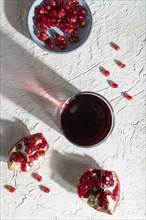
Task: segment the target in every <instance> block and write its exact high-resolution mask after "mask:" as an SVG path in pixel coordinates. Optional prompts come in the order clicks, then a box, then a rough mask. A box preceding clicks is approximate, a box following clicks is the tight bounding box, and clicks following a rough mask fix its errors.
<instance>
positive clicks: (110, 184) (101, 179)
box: [78, 169, 120, 214]
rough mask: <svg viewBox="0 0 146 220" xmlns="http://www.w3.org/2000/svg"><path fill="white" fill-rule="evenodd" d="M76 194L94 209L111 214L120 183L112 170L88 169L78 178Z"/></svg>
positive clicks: (116, 200)
mask: <svg viewBox="0 0 146 220" xmlns="http://www.w3.org/2000/svg"><path fill="white" fill-rule="evenodd" d="M78 195H79V197H80V198H81V199H82V200H83V201H85V202H86V203H87V204H88V205H90V206H91V207H93V208H94V209H96V210H98V211H101V212H105V213H108V214H113V212H114V210H115V208H116V206H117V203H118V201H119V197H120V183H119V179H118V177H117V175H116V173H115V172H114V171H108V170H102V169H89V170H88V171H86V172H85V173H84V174H83V175H82V176H81V178H80V180H79V184H78Z"/></svg>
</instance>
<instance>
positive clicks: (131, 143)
mask: <svg viewBox="0 0 146 220" xmlns="http://www.w3.org/2000/svg"><path fill="white" fill-rule="evenodd" d="M0 3H1V12H2V13H1V31H2V41H1V48H2V49H1V57H2V62H1V64H2V66H1V76H2V79H1V86H2V88H1V104H2V109H1V118H2V119H1V128H2V129H1V136H2V140H1V159H2V162H1V219H3V220H6V219H82V220H83V219H90V220H91V219H93V220H96V219H106V220H107V219H116V220H117V219H119V220H120V219H126V220H127V219H129V220H132V219H139V220H141V219H145V213H144V212H145V207H144V206H145V178H144V177H145V166H144V165H145V151H144V145H145V108H144V104H145V90H144V88H145V87H144V84H145V72H144V60H145V56H144V49H145V46H144V45H145V35H144V29H145V26H144V14H145V11H144V1H141V0H137V1H132V0H131V1H130V0H129V1H128V0H127V1H126V0H125V1H114V0H113V1H112V0H111V1H109V0H107V1H106V0H105V1H100V0H96V1H95V0H93V1H89V0H88V3H89V5H90V7H91V9H92V13H93V19H94V25H93V30H92V34H91V36H90V38H89V40H88V42H86V44H85V45H83V46H82V47H81V48H80V49H79V50H77V51H75V52H72V53H70V54H65V55H54V54H48V53H46V52H44V51H43V50H41V49H40V48H39V47H38V46H36V45H35V44H34V43H33V42H32V41H31V40H30V39H29V37H28V34H27V33H26V26H25V22H24V21H25V18H26V13H27V10H28V6H29V5H30V3H31V1H30V0H1V1H0ZM110 42H117V43H118V44H119V45H120V46H121V50H120V51H115V50H113V49H112V48H111V46H110V45H109V43H110ZM114 59H119V60H121V61H123V62H124V63H125V64H126V65H127V67H126V68H125V69H120V68H118V67H117V65H116V64H115V62H114ZM99 66H103V67H105V68H107V69H109V70H110V71H111V76H110V79H112V80H114V81H116V82H117V83H118V84H119V88H118V89H112V88H110V87H109V86H108V83H107V78H106V77H104V76H103V75H102V74H101V73H100V71H99ZM86 90H89V91H94V92H99V93H100V94H101V95H103V96H105V97H106V98H107V99H108V100H109V101H110V102H111V104H112V106H113V108H114V111H115V117H116V125H115V129H114V131H113V133H112V135H111V136H110V137H109V138H108V140H107V141H106V142H104V143H102V144H101V145H99V146H96V147H93V148H88V149H87V148H79V147H76V146H74V145H72V144H71V143H69V142H68V141H67V140H66V139H65V138H64V137H63V135H61V133H60V131H59V130H58V129H57V126H56V118H55V115H54V112H55V110H54V106H53V105H52V104H51V103H50V102H49V100H48V99H47V98H48V96H47V95H45V98H43V96H44V94H50V96H53V97H54V98H56V99H58V100H59V101H60V100H63V99H64V98H65V96H66V97H67V96H69V95H71V94H72V91H74V92H77V91H86ZM125 90H126V91H129V93H130V94H131V95H133V96H134V99H133V101H127V100H125V99H124V98H123V97H122V96H121V92H122V91H125ZM49 98H50V97H49ZM29 132H30V133H31V134H33V133H36V132H42V133H43V134H44V135H45V137H46V138H47V139H48V141H49V144H50V150H49V152H48V154H47V155H46V157H45V158H44V160H43V161H41V162H40V163H39V164H38V165H36V166H35V167H34V169H33V171H32V172H36V171H38V172H39V174H41V175H42V176H43V182H42V184H44V185H46V186H49V187H50V189H51V192H50V194H44V193H42V192H41V191H40V189H39V184H38V182H36V181H35V180H34V179H33V178H32V176H31V173H15V172H12V171H9V170H8V169H7V164H6V162H5V156H6V153H7V150H8V149H9V147H10V146H11V145H12V144H14V143H15V142H16V141H17V140H18V139H20V138H21V137H23V136H24V135H26V134H28V133H29ZM97 164H99V165H100V166H101V167H103V168H104V169H111V170H115V171H116V173H117V174H118V176H119V178H120V182H121V198H120V202H119V205H118V207H117V209H116V211H115V213H114V215H113V216H109V215H107V214H104V213H99V212H96V211H95V210H94V209H92V208H91V207H89V206H88V205H87V204H85V203H83V202H82V201H81V200H80V199H79V198H78V196H77V194H76V184H77V181H78V177H79V176H80V174H81V173H82V172H83V171H85V170H86V169H88V168H90V167H96V166H97ZM5 184H10V185H14V186H16V188H17V190H16V192H15V193H13V194H11V193H9V192H8V191H7V190H6V189H5V188H4V185H5Z"/></svg>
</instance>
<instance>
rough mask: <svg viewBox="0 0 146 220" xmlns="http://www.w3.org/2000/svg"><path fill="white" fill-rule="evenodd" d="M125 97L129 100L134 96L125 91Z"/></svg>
mask: <svg viewBox="0 0 146 220" xmlns="http://www.w3.org/2000/svg"><path fill="white" fill-rule="evenodd" d="M124 97H125V98H126V99H127V100H131V99H133V97H132V96H131V95H129V94H128V93H124Z"/></svg>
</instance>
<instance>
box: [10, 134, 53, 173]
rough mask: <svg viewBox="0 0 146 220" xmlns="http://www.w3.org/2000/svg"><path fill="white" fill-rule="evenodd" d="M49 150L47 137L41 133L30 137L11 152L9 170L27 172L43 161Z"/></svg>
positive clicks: (23, 139) (17, 144)
mask: <svg viewBox="0 0 146 220" xmlns="http://www.w3.org/2000/svg"><path fill="white" fill-rule="evenodd" d="M48 149H49V144H48V143H47V141H46V139H45V137H44V136H43V134H41V133H37V134H34V135H29V136H27V137H24V138H22V139H21V140H19V141H18V142H17V143H16V144H15V145H14V146H13V147H12V148H11V149H10V151H9V158H8V168H9V169H10V170H16V171H22V172H26V171H29V170H30V169H31V167H32V166H33V165H34V164H36V163H37V162H38V161H40V160H41V159H42V157H43V156H44V155H45V154H46V151H47V150H48Z"/></svg>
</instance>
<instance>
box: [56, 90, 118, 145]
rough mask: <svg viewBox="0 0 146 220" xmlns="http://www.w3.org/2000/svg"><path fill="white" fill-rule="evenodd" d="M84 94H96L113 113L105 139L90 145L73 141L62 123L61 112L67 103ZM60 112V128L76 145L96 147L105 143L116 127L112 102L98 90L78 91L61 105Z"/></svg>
mask: <svg viewBox="0 0 146 220" xmlns="http://www.w3.org/2000/svg"><path fill="white" fill-rule="evenodd" d="M84 94H87V95H88V94H89V95H93V96H96V97H99V98H100V99H101V100H102V101H103V102H104V103H105V104H106V105H107V107H108V108H109V110H110V113H111V127H110V130H109V132H108V133H107V135H106V136H105V137H104V138H103V140H101V141H100V142H98V143H96V144H90V145H81V144H77V143H75V142H73V141H71V140H70V139H69V138H68V137H67V136H66V134H65V132H64V130H63V128H62V125H61V114H62V112H63V110H64V108H65V107H66V105H67V104H68V103H69V102H70V101H71V100H73V99H74V98H75V97H77V96H79V95H84ZM59 114H60V120H59V123H60V128H61V130H62V133H63V135H64V137H65V138H66V139H67V140H68V141H69V142H70V143H72V144H74V145H76V146H79V147H84V148H90V147H95V146H97V145H99V144H101V143H103V142H104V141H105V140H106V139H107V138H108V137H109V136H110V134H111V133H112V131H113V129H114V127H115V115H114V110H113V107H112V105H111V104H110V102H109V101H108V100H107V99H106V98H105V97H104V96H102V95H100V94H99V93H96V92H91V91H83V92H78V93H76V94H75V95H73V96H71V97H69V98H68V99H67V100H66V101H65V102H64V103H63V105H62V106H61V108H60V111H59Z"/></svg>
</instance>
